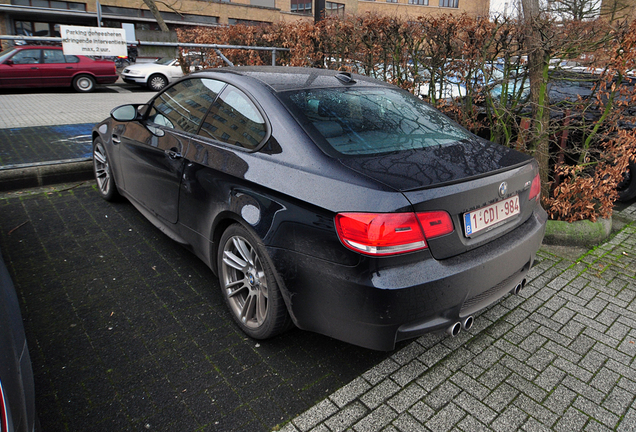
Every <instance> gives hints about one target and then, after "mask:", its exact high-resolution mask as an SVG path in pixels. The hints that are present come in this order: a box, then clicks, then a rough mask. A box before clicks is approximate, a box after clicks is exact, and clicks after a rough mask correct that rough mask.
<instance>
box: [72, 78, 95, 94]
mask: <svg viewBox="0 0 636 432" xmlns="http://www.w3.org/2000/svg"><path fill="white" fill-rule="evenodd" d="M73 88H74V89H75V91H78V92H81V93H88V92H92V91H93V90H95V78H93V77H92V76H90V75H78V76H76V77H75V79H73Z"/></svg>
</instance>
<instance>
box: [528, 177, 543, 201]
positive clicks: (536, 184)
mask: <svg viewBox="0 0 636 432" xmlns="http://www.w3.org/2000/svg"><path fill="white" fill-rule="evenodd" d="M540 195H541V177H540V176H539V174H537V175H536V176H534V179H533V180H532V186H530V196H529V197H528V199H529V200H532V199H534V198H537V199H538V197H539V196H540Z"/></svg>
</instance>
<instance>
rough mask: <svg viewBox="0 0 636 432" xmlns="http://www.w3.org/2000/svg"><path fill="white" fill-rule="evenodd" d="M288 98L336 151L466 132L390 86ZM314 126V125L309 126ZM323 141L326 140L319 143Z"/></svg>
mask: <svg viewBox="0 0 636 432" xmlns="http://www.w3.org/2000/svg"><path fill="white" fill-rule="evenodd" d="M284 98H285V99H286V102H287V104H288V105H290V108H291V111H292V112H294V113H296V115H298V116H299V117H304V118H300V119H299V120H301V122H302V123H305V124H311V125H312V126H313V128H315V129H314V130H315V131H316V132H318V134H320V136H322V137H323V138H324V140H317V141H318V142H319V145H320V144H324V141H326V142H327V143H328V144H329V147H330V148H327V149H325V150H326V151H327V153H330V154H332V155H333V154H334V151H335V152H336V155H335V156H338V155H376V154H381V153H389V152H397V151H404V150H417V149H422V148H425V147H431V146H440V145H447V144H451V143H455V142H457V141H461V140H464V139H468V138H470V135H469V133H468V132H466V131H465V130H463V129H462V128H461V127H459V126H458V125H457V124H455V123H454V122H452V121H451V120H450V119H449V118H448V117H446V116H444V115H443V114H441V113H440V112H438V111H437V110H435V109H433V108H431V107H430V106H428V105H427V104H425V103H424V102H422V101H421V100H419V99H418V98H416V97H414V96H412V95H410V94H409V93H406V92H404V91H401V90H398V89H392V88H381V89H378V88H353V89H342V88H328V89H314V90H296V91H292V92H288V93H286V94H285V96H284ZM310 129H311V128H310ZM321 142H322V143H321Z"/></svg>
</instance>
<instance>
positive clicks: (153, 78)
mask: <svg viewBox="0 0 636 432" xmlns="http://www.w3.org/2000/svg"><path fill="white" fill-rule="evenodd" d="M167 85H168V79H167V78H166V77H165V76H163V75H160V74H154V75H150V78H148V88H149V89H150V90H154V91H159V90H161V89H163V88H164V87H165V86H167Z"/></svg>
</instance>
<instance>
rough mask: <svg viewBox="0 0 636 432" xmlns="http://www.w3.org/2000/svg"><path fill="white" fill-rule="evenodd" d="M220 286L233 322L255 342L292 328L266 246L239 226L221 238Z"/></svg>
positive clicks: (226, 231)
mask: <svg viewBox="0 0 636 432" xmlns="http://www.w3.org/2000/svg"><path fill="white" fill-rule="evenodd" d="M217 261H218V262H217V265H218V270H219V271H218V273H219V282H220V285H221V290H222V291H223V297H224V298H225V302H226V303H227V305H228V307H229V309H230V312H231V314H232V318H234V321H236V323H237V324H238V325H239V327H240V328H241V330H243V332H245V333H246V334H247V335H248V336H250V337H252V338H254V339H268V338H271V337H273V336H276V335H278V334H280V333H283V332H284V331H286V330H288V329H289V328H290V327H291V318H290V317H289V314H288V313H287V308H286V306H285V302H284V301H283V297H282V295H281V293H280V289H279V287H278V284H277V282H276V278H275V277H274V270H273V269H272V267H271V264H270V260H269V257H268V255H267V251H266V250H265V247H264V245H263V243H262V242H261V241H260V240H259V239H257V238H256V236H254V235H252V234H251V233H250V232H249V231H248V230H247V229H245V228H244V227H243V226H241V225H239V224H234V225H230V226H229V227H228V228H227V230H225V232H224V233H223V236H221V241H220V242H219V251H218V254H217Z"/></svg>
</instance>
